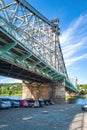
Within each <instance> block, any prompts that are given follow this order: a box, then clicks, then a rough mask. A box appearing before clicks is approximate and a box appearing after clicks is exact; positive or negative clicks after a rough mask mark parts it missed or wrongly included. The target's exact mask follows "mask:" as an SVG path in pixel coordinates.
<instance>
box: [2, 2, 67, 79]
mask: <svg viewBox="0 0 87 130" xmlns="http://www.w3.org/2000/svg"><path fill="white" fill-rule="evenodd" d="M58 22H59V21H58V19H55V20H52V21H49V20H48V19H47V18H45V17H44V16H43V15H41V14H40V13H39V12H38V11H37V10H36V9H35V8H33V7H32V6H31V5H30V4H29V3H28V2H26V1H25V0H0V32H1V33H2V34H5V35H6V36H7V37H9V39H11V41H10V40H8V41H10V44H9V42H8V41H6V40H4V39H3V38H2V37H1V36H0V42H1V43H4V44H3V45H2V44H1V43H0V53H1V56H0V58H1V59H2V60H3V59H4V60H5V61H7V62H9V63H11V64H13V65H16V66H18V67H19V66H20V67H21V68H25V69H26V70H31V71H33V72H35V73H38V74H40V75H43V76H45V77H47V78H48V79H51V80H54V81H59V80H63V79H64V78H65V79H66V80H68V75H67V71H66V67H65V63H64V59H63V55H62V51H61V46H60V42H59V29H60V28H59V25H58ZM7 59H8V60H7Z"/></svg>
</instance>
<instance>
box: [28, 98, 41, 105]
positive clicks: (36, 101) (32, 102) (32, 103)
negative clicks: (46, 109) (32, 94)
mask: <svg viewBox="0 0 87 130" xmlns="http://www.w3.org/2000/svg"><path fill="white" fill-rule="evenodd" d="M26 100H27V102H28V106H29V107H40V105H39V101H38V100H34V99H26Z"/></svg>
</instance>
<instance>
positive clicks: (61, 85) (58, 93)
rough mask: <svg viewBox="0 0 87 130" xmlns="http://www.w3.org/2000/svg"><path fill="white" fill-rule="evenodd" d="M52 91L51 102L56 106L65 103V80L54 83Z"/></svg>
mask: <svg viewBox="0 0 87 130" xmlns="http://www.w3.org/2000/svg"><path fill="white" fill-rule="evenodd" d="M52 89H53V90H52V92H53V94H52V100H53V101H54V102H55V103H58V104H63V103H65V100H66V98H65V80H63V81H60V82H56V83H54V84H53V85H52Z"/></svg>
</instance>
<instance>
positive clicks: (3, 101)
mask: <svg viewBox="0 0 87 130" xmlns="http://www.w3.org/2000/svg"><path fill="white" fill-rule="evenodd" d="M10 107H11V102H10V99H8V98H0V109H4V108H10Z"/></svg>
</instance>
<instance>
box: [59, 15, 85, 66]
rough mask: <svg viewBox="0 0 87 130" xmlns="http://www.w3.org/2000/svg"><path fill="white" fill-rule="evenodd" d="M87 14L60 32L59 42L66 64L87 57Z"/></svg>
mask: <svg viewBox="0 0 87 130" xmlns="http://www.w3.org/2000/svg"><path fill="white" fill-rule="evenodd" d="M86 27H87V14H85V15H81V16H80V17H79V18H77V19H76V20H74V21H73V22H72V23H71V24H70V25H69V27H68V28H67V29H66V30H64V31H63V32H62V35H61V36H60V43H61V45H62V50H63V55H64V59H65V63H66V66H69V65H71V64H73V63H75V62H76V61H78V60H81V59H83V58H87V54H86V51H85V49H86V48H87V28H86ZM79 52H80V53H79Z"/></svg>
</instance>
